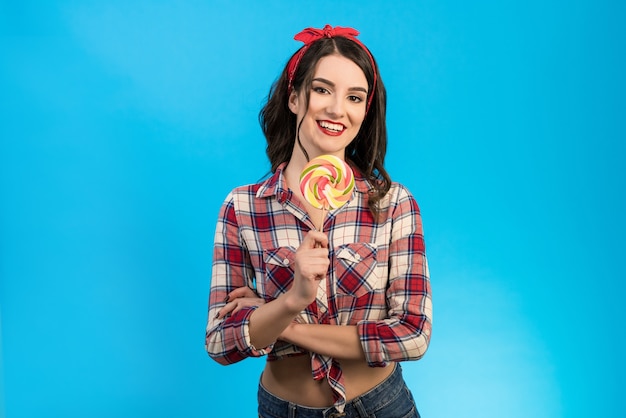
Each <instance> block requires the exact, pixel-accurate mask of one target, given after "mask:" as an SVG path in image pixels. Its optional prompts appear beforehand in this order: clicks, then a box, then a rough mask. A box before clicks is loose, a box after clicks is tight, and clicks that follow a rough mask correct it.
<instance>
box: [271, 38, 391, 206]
mask: <svg viewBox="0 0 626 418" xmlns="http://www.w3.org/2000/svg"><path fill="white" fill-rule="evenodd" d="M296 53H297V52H296ZM333 54H339V55H341V56H343V57H345V58H348V59H349V60H351V61H353V62H354V63H355V64H356V65H358V66H359V68H361V70H362V71H363V73H364V74H365V78H366V79H367V83H368V93H369V94H370V95H371V94H373V95H374V97H373V98H372V101H371V104H370V107H369V109H368V110H367V114H366V115H365V119H364V120H363V123H362V124H361V129H360V130H359V132H358V133H357V135H356V137H355V138H354V140H352V142H351V143H350V145H348V147H347V148H346V160H348V161H349V162H350V164H352V165H353V166H355V167H356V168H358V169H359V171H361V173H362V174H363V175H364V176H365V178H367V179H368V180H369V181H370V183H371V184H372V186H373V188H372V189H371V190H370V192H369V200H368V204H369V208H370V210H371V211H372V213H373V214H374V215H377V214H378V202H379V201H380V199H381V198H382V197H383V196H384V195H385V194H386V193H387V192H388V191H389V188H390V187H391V178H390V177H389V174H388V173H387V171H386V170H385V167H384V163H385V154H386V152H387V123H386V110H387V94H386V91H385V86H384V85H383V81H382V79H381V77H380V73H379V72H378V65H376V62H375V61H374V66H373V67H372V61H371V60H370V57H369V56H368V54H367V52H366V51H365V50H363V48H362V47H361V46H360V45H358V44H357V43H356V42H353V41H351V40H349V39H347V38H344V37H340V36H338V37H334V38H322V39H320V40H318V41H315V42H314V43H313V44H311V45H310V46H309V48H308V49H307V51H306V52H305V53H304V55H303V57H302V59H301V60H300V64H299V65H298V68H297V70H296V73H295V75H294V78H293V82H292V86H293V87H292V88H293V90H294V91H298V92H303V93H304V94H305V98H306V101H305V103H306V105H307V110H308V103H309V98H310V92H311V82H312V79H313V77H314V72H315V67H316V65H317V63H318V61H319V60H320V59H321V58H323V57H326V56H328V55H333ZM374 74H376V86H375V87H374V86H373V83H374ZM289 94H290V91H289V88H288V74H287V67H285V69H283V71H282V73H281V75H280V77H279V78H278V80H276V81H275V82H274V84H273V85H272V87H271V88H270V92H269V95H268V97H267V102H266V104H265V105H264V106H263V108H262V109H261V111H260V113H259V123H260V124H261V129H263V134H264V135H265V139H266V140H267V148H266V153H267V156H268V158H269V160H270V163H271V170H272V172H274V171H275V170H276V168H277V167H278V166H279V165H280V164H282V163H284V162H287V161H289V160H290V159H291V154H292V153H293V149H294V145H295V141H296V138H297V137H298V135H299V131H300V126H299V125H298V123H297V119H296V115H295V114H294V113H292V112H291V110H290V109H289ZM368 99H369V96H368ZM298 141H299V139H298ZM303 151H304V153H305V155H306V151H305V150H303Z"/></svg>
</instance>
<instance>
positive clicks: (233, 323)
mask: <svg viewBox="0 0 626 418" xmlns="http://www.w3.org/2000/svg"><path fill="white" fill-rule="evenodd" d="M253 278H254V269H253V268H252V265H251V262H250V256H249V253H248V250H247V248H246V246H245V244H244V242H243V241H242V239H241V236H240V234H239V223H238V221H237V216H236V211H235V207H234V199H233V195H232V193H231V194H230V195H229V196H228V197H227V198H226V201H225V202H224V204H223V205H222V208H221V210H220V214H219V218H218V222H217V227H216V230H215V244H214V248H213V268H212V275H211V291H210V295H209V315H208V321H207V327H206V337H205V346H206V350H207V352H208V354H209V356H211V358H213V359H214V360H215V361H217V362H218V363H220V364H231V363H235V362H238V361H240V360H243V359H244V358H246V357H260V356H263V355H265V354H267V353H268V352H269V351H271V349H272V346H270V347H266V348H265V349H256V348H255V347H254V346H253V345H252V344H251V342H250V333H249V320H250V316H251V315H252V313H253V312H254V310H255V309H256V307H248V308H244V309H241V310H240V311H238V312H237V313H236V314H234V315H230V316H227V317H226V318H222V319H217V318H216V316H217V312H218V311H219V310H220V309H221V308H222V307H224V305H225V304H226V302H225V299H226V296H227V295H228V294H229V293H230V292H232V291H233V290H234V289H236V288H239V287H243V286H250V287H252V283H253Z"/></svg>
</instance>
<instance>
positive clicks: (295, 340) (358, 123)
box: [206, 25, 432, 417]
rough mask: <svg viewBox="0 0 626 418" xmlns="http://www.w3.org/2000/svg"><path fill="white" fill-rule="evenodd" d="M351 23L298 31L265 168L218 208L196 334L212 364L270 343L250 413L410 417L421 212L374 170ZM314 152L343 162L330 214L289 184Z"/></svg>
mask: <svg viewBox="0 0 626 418" xmlns="http://www.w3.org/2000/svg"><path fill="white" fill-rule="evenodd" d="M357 35H358V32H357V31H355V30H354V29H350V28H340V27H337V28H332V27H330V26H328V25H327V26H326V27H325V28H324V29H323V30H317V29H311V28H309V29H305V30H304V31H303V32H301V33H300V34H298V35H297V36H296V39H298V40H302V41H303V42H305V45H304V46H303V47H302V48H301V49H300V50H299V51H297V52H296V53H295V54H294V55H293V56H292V57H291V59H290V60H289V62H288V64H287V66H286V67H285V69H284V70H283V72H282V75H281V76H280V78H279V79H278V80H277V81H276V83H275V84H274V85H273V87H272V89H271V91H270V95H269V97H268V101H267V104H266V105H265V107H264V108H263V109H262V111H261V114H260V121H261V125H262V127H263V131H264V133H265V137H266V139H267V143H268V145H267V154H268V157H269V159H270V162H271V164H272V171H273V175H272V176H271V178H269V179H268V180H266V181H264V182H261V183H258V184H255V185H251V186H242V187H238V188H236V189H234V190H233V191H232V192H231V193H230V194H229V195H228V197H227V198H226V201H225V202H224V204H223V206H222V209H221V212H220V215H219V220H218V224H217V229H216V235H215V247H214V254H213V275H212V282H211V295H210V302H209V305H210V306H209V320H208V324H207V329H206V348H207V351H208V352H209V354H210V355H211V357H213V358H214V359H215V360H216V361H218V362H220V363H222V364H230V363H235V362H238V361H240V360H243V359H244V358H246V357H259V356H264V355H267V360H268V361H267V363H266V366H265V370H264V371H263V374H262V376H261V382H260V384H259V389H258V399H259V406H258V412H259V416H260V417H286V416H297V417H322V416H324V417H327V416H330V417H339V416H341V417H364V416H372V415H373V414H376V415H377V416H385V417H419V413H418V412H417V407H416V405H415V402H414V400H413V396H412V394H411V392H410V391H409V389H408V388H407V386H406V384H405V382H404V379H403V376H402V369H401V368H400V366H399V364H398V363H399V362H401V361H405V360H416V359H419V358H421V357H422V356H423V355H424V353H425V352H426V349H427V347H428V344H429V342H430V333H431V323H432V303H431V297H430V281H429V273H428V264H427V261H426V255H425V246H424V238H423V232H422V222H421V217H420V213H419V208H418V206H417V203H416V202H415V199H414V198H413V196H412V195H411V194H410V192H409V191H408V190H407V189H406V188H405V187H403V186H402V185H400V184H398V183H394V182H392V181H391V179H390V178H389V175H388V174H387V172H386V171H385V168H384V165H383V163H384V158H385V151H386V145H387V132H386V124H385V117H386V114H385V110H386V97H385V88H384V86H383V83H382V80H381V78H380V75H379V74H378V68H377V66H376V62H375V60H374V58H373V57H372V55H371V54H370V52H369V50H368V49H367V48H366V47H365V46H364V45H363V44H362V43H361V42H359V41H358V40H357V39H356V36H357ZM321 156H334V157H337V158H339V159H340V160H345V162H347V163H348V165H349V166H350V167H351V169H352V171H354V183H355V187H354V190H353V191H352V192H351V194H350V196H349V197H348V199H346V202H345V204H344V205H343V206H341V207H336V208H334V209H331V210H330V211H329V214H328V217H326V216H325V211H324V210H320V209H319V208H318V207H314V206H313V205H312V204H311V203H309V202H307V200H306V199H305V198H304V196H303V195H302V192H301V190H300V187H299V179H300V174H301V173H302V171H303V169H304V168H305V166H306V165H307V163H308V162H309V161H310V160H311V159H314V158H318V157H321ZM315 225H321V226H322V227H321V228H317V227H316V226H315ZM321 231H324V233H322V232H321Z"/></svg>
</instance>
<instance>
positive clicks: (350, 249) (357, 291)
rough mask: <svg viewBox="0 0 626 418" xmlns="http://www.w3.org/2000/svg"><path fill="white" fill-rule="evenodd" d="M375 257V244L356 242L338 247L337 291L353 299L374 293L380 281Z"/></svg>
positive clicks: (336, 255)
mask: <svg viewBox="0 0 626 418" xmlns="http://www.w3.org/2000/svg"><path fill="white" fill-rule="evenodd" d="M376 255H377V247H376V244H370V243H359V242H357V243H352V244H344V245H342V246H340V247H339V248H338V249H337V251H336V253H335V257H336V258H337V264H336V272H335V273H336V277H337V287H338V289H339V291H340V292H343V293H345V294H349V295H352V296H354V297H360V296H363V295H365V294H367V293H372V292H375V291H376V290H377V289H378V288H379V287H380V281H381V278H380V271H378V270H379V269H377V268H376V267H377V262H376Z"/></svg>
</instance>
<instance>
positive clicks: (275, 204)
mask: <svg viewBox="0 0 626 418" xmlns="http://www.w3.org/2000/svg"><path fill="white" fill-rule="evenodd" d="M284 166H285V164H283V165H281V166H280V167H279V168H278V169H277V170H276V171H275V173H274V174H273V176H272V177H271V178H269V179H267V180H266V181H264V182H261V183H258V184H254V185H249V186H242V187H238V188H236V189H235V190H233V191H232V192H231V193H230V194H229V195H228V197H227V198H226V201H225V202H224V204H223V206H222V208H221V211H220V215H219V220H218V224H217V229H216V233H215V247H214V254H213V273H212V280H211V294H210V299H209V320H208V324H207V328H206V349H207V351H208V353H209V354H210V356H211V357H212V358H214V359H215V360H216V361H218V362H219V363H222V364H229V363H234V362H237V361H240V360H242V359H244V358H246V357H250V356H254V357H257V356H262V355H266V354H267V355H268V360H270V361H272V360H277V359H280V358H282V357H285V356H293V355H302V354H310V355H311V367H312V374H313V378H315V379H317V380H319V379H322V378H325V377H326V378H328V381H329V384H330V385H331V387H332V388H333V390H334V393H335V402H336V406H338V407H339V408H340V410H342V409H343V404H344V403H345V388H344V387H343V378H342V375H341V368H340V366H339V363H338V362H337V361H335V360H334V359H332V358H329V357H326V356H321V355H318V354H316V353H308V352H307V351H306V350H304V349H302V348H300V347H297V346H294V345H292V344H288V343H285V342H283V341H277V342H276V343H275V344H273V345H271V346H269V347H264V348H255V347H254V346H252V344H251V342H250V335H249V328H248V326H249V318H250V315H251V314H252V313H253V312H254V309H256V307H250V308H244V309H242V310H240V311H239V312H237V313H236V314H234V315H231V316H228V317H226V318H224V319H219V320H218V319H216V315H217V312H218V311H219V310H220V309H221V308H222V307H223V306H224V305H225V302H224V300H225V298H226V295H227V294H228V293H229V292H231V291H232V290H234V289H236V288H238V287H242V286H248V287H250V288H251V289H254V290H255V292H256V293H257V294H258V295H259V297H261V298H263V299H265V301H267V302H269V301H271V300H274V299H275V298H277V297H278V296H279V295H280V294H281V293H284V292H285V291H286V290H287V289H289V287H290V286H291V283H292V281H293V274H294V273H293V269H292V268H291V266H292V264H293V261H294V255H295V251H296V249H297V248H298V246H299V245H300V242H301V241H302V239H303V237H304V235H306V233H307V232H308V231H309V230H311V229H315V226H314V225H313V223H312V222H311V219H310V218H309V216H308V215H307V212H306V209H305V208H304V207H303V206H302V205H301V204H300V203H299V201H298V200H297V199H294V197H293V193H292V192H291V190H289V189H288V188H287V185H286V183H285V179H284V177H283V173H282V170H283V169H284ZM355 182H356V186H355V192H354V196H353V198H352V199H351V200H350V201H349V202H348V203H347V204H345V205H344V206H342V207H341V208H339V209H334V210H330V211H329V212H328V214H327V216H326V219H325V223H324V228H323V230H324V231H325V232H326V233H327V234H328V239H329V257H330V268H329V271H328V275H327V278H326V279H324V280H322V281H321V283H320V286H319V289H318V295H317V300H316V301H315V302H313V303H312V304H311V305H309V306H308V307H307V308H306V309H305V310H304V311H303V312H301V313H300V315H299V317H298V318H296V320H297V321H298V322H301V323H308V324H333V325H356V326H357V328H358V334H359V337H360V340H361V344H362V347H363V351H364V352H365V356H366V359H367V362H368V364H369V365H370V366H373V367H376V366H379V367H380V366H385V365H387V363H388V362H394V361H402V360H416V359H419V358H421V357H422V356H423V355H424V353H425V352H426V349H427V347H428V343H429V341H430V333H431V324H432V302H431V297H430V281H429V273H428V264H427V261H426V255H425V247H424V237H423V233H422V221H421V217H420V213H419V208H418V206H417V203H416V202H415V199H414V198H413V196H412V195H411V194H410V192H409V191H408V190H407V189H406V188H405V187H403V186H402V185H400V184H398V183H393V184H392V186H391V189H390V190H389V192H388V193H387V194H386V195H385V197H384V198H383V199H382V200H381V201H380V202H379V205H380V209H381V215H380V219H379V220H378V222H376V221H375V219H374V217H373V215H372V213H371V211H370V210H369V208H368V205H367V200H368V190H369V189H370V184H369V183H368V181H367V180H366V179H365V178H363V177H362V175H361V174H360V173H359V172H358V171H357V170H355Z"/></svg>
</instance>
